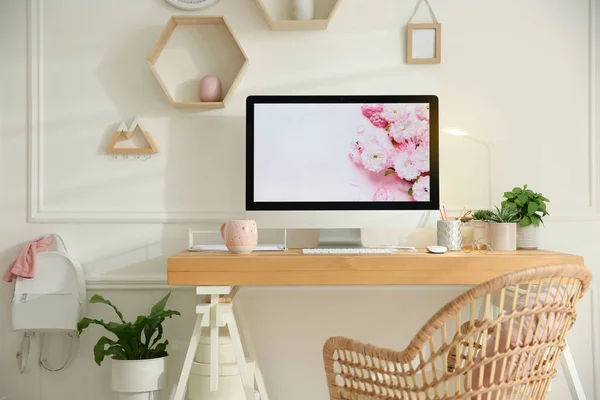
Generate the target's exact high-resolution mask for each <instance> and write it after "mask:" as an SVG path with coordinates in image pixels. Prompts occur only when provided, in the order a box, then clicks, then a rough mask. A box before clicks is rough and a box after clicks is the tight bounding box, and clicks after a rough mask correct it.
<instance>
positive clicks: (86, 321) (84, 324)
mask: <svg viewBox="0 0 600 400" xmlns="http://www.w3.org/2000/svg"><path fill="white" fill-rule="evenodd" d="M92 324H94V325H100V326H102V327H104V329H106V330H109V328H108V327H109V324H107V323H106V322H104V321H103V320H101V319H91V318H82V319H81V321H79V322H78V323H77V331H78V332H79V334H80V335H81V333H82V332H83V331H84V330H85V329H87V328H88V327H89V326H90V325H92Z"/></svg>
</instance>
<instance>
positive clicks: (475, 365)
mask: <svg viewBox="0 0 600 400" xmlns="http://www.w3.org/2000/svg"><path fill="white" fill-rule="evenodd" d="M591 279H592V275H591V272H590V270H589V269H588V268H586V267H585V266H583V265H557V266H545V267H538V268H532V269H528V270H524V271H519V272H513V273H510V274H507V275H504V276H502V277H499V278H496V279H493V280H490V281H488V282H486V283H483V284H481V285H479V286H476V287H474V288H473V289H471V290H469V291H467V292H465V293H464V294H462V295H461V296H459V297H457V298H456V299H454V300H453V301H451V302H450V303H448V304H447V305H446V306H445V307H443V308H442V309H441V310H440V311H438V312H437V313H436V314H435V315H434V316H433V317H432V318H431V319H430V320H429V321H428V322H427V323H426V324H425V325H424V326H423V327H422V328H421V330H420V331H419V332H418V333H417V334H416V336H415V337H414V338H413V339H412V341H411V342H410V344H409V345H408V347H407V348H406V349H405V350H404V351H395V350H390V349H384V348H380V347H376V346H373V345H370V344H365V343H361V342H358V341H355V340H352V339H348V338H344V337H332V338H330V339H328V340H327V342H326V343H325V346H324V348H323V359H324V362H325V372H326V375H327V384H328V386H329V393H330V397H331V400H340V399H352V400H382V399H403V400H404V399H406V400H413V399H418V400H421V399H423V400H434V399H435V400H461V399H469V400H507V399H511V400H512V399H519V400H521V399H523V400H525V399H527V400H542V399H545V397H546V393H547V391H548V386H549V383H550V381H551V380H552V378H554V377H555V376H556V367H555V366H556V362H557V360H558V358H559V356H560V354H561V353H562V350H563V349H564V346H565V343H566V342H565V335H566V333H567V332H568V331H569V329H570V328H571V326H572V325H573V323H574V321H575V318H576V310H575V306H576V304H577V302H578V301H579V300H580V299H581V297H582V296H583V294H584V292H585V291H586V290H587V288H588V286H589V285H590V282H591Z"/></svg>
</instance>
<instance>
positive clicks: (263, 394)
mask: <svg viewBox="0 0 600 400" xmlns="http://www.w3.org/2000/svg"><path fill="white" fill-rule="evenodd" d="M231 310H232V312H233V316H234V317H235V320H236V322H237V323H238V329H239V330H240V336H241V340H242V344H243V345H244V348H245V350H246V352H247V353H248V357H250V359H252V360H254V381H255V382H256V389H257V390H258V393H259V394H260V399H261V400H269V395H268V394H267V387H266V385H265V380H264V378H263V375H262V371H261V370H260V364H259V363H258V357H257V356H256V350H255V349H254V343H252V336H251V335H250V332H248V323H247V322H246V320H245V318H244V308H243V306H242V304H241V303H240V302H233V303H232V309H231Z"/></svg>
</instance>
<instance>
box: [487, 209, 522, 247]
mask: <svg viewBox="0 0 600 400" xmlns="http://www.w3.org/2000/svg"><path fill="white" fill-rule="evenodd" d="M488 222H489V240H490V242H491V244H492V249H494V250H498V251H514V250H516V249H517V222H519V213H518V211H516V210H511V209H510V208H507V207H502V208H498V207H495V210H493V211H490V214H489V215H488Z"/></svg>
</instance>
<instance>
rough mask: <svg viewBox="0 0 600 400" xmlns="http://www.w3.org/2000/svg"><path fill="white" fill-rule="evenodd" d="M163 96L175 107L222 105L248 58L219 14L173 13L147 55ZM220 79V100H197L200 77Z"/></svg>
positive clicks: (198, 98)
mask: <svg viewBox="0 0 600 400" xmlns="http://www.w3.org/2000/svg"><path fill="white" fill-rule="evenodd" d="M148 63H149V65H150V69H151V70H152V72H153V74H154V76H155V77H156V79H157V80H158V83H159V84H160V86H161V87H162V88H163V90H164V92H165V94H166V95H167V98H168V99H169V101H170V102H171V104H173V105H174V106H175V107H178V108H198V109H205V110H209V109H217V108H223V107H225V105H226V104H227V101H228V100H229V99H230V97H231V95H232V93H233V91H234V89H235V87H236V86H237V84H238V82H239V81H240V79H241V77H242V75H243V73H244V71H245V69H246V66H247V64H248V57H247V56H246V53H244V50H243V49H242V47H241V46H240V44H239V42H238V41H237V39H236V38H235V36H234V35H233V32H232V31H231V29H230V28H229V25H228V24H227V22H226V21H225V19H224V18H223V17H222V16H216V17H211V16H200V15H192V16H187V15H186V16H173V17H171V18H170V19H169V22H168V23H167V25H166V26H165V28H164V29H163V32H162V34H161V35H160V38H159V39H158V42H157V43H156V44H155V45H154V48H153V49H152V52H151V53H150V55H149V56H148ZM207 75H216V76H218V77H219V79H220V80H221V85H222V101H200V89H199V86H200V85H199V82H200V79H201V78H202V77H204V76H207Z"/></svg>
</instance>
